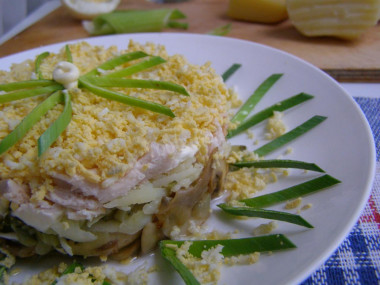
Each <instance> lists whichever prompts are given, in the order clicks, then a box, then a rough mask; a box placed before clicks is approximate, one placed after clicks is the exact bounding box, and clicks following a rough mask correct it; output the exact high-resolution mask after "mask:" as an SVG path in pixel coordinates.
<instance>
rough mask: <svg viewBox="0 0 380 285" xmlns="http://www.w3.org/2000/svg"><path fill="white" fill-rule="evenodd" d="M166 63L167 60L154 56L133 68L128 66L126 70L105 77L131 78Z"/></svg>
mask: <svg viewBox="0 0 380 285" xmlns="http://www.w3.org/2000/svg"><path fill="white" fill-rule="evenodd" d="M164 62H166V60H165V59H163V58H162V57H160V56H153V57H151V58H149V59H147V60H144V61H141V62H138V63H136V64H134V65H131V66H128V67H126V68H124V69H121V70H117V71H114V72H112V73H108V74H106V75H104V77H126V76H130V75H132V74H135V73H137V72H140V71H143V70H145V69H148V68H150V67H153V66H156V65H159V64H161V63H164Z"/></svg>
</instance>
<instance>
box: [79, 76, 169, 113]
mask: <svg viewBox="0 0 380 285" xmlns="http://www.w3.org/2000/svg"><path fill="white" fill-rule="evenodd" d="M79 81H80V84H81V85H82V86H83V87H84V88H86V89H88V90H89V91H91V92H92V93H94V94H96V95H98V96H100V97H103V98H106V99H109V100H114V101H117V102H120V103H124V104H127V105H130V106H134V107H139V108H143V109H146V110H150V111H152V112H156V113H160V114H163V115H167V116H169V117H175V115H174V113H173V112H172V110H170V108H168V107H166V106H164V105H161V104H158V103H154V102H149V101H146V100H142V99H139V98H135V97H131V96H128V95H125V94H123V93H119V92H116V91H112V90H108V89H105V88H101V87H98V86H95V85H93V84H91V83H90V82H88V81H87V80H86V79H85V78H82V79H80V80H79Z"/></svg>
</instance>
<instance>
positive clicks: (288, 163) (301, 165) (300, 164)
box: [230, 159, 325, 172]
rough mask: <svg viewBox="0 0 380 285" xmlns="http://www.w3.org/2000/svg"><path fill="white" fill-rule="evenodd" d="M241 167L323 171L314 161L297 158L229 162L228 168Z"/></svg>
mask: <svg viewBox="0 0 380 285" xmlns="http://www.w3.org/2000/svg"><path fill="white" fill-rule="evenodd" d="M243 167H255V168H296V169H304V170H311V171H316V172H325V171H324V170H323V169H322V168H320V167H319V166H318V165H316V164H315V163H309V162H304V161H299V160H290V159H268V160H253V161H239V162H235V163H231V164H230V170H232V171H234V170H236V169H239V168H243Z"/></svg>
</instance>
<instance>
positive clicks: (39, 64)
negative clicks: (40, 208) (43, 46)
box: [34, 51, 50, 79]
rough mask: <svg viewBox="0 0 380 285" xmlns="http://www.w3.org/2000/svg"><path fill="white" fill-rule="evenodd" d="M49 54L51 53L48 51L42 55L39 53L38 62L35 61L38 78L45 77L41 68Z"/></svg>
mask: <svg viewBox="0 0 380 285" xmlns="http://www.w3.org/2000/svg"><path fill="white" fill-rule="evenodd" d="M49 54H50V53H49V52H47V51H46V52H43V53H41V54H40V55H38V56H37V58H36V62H35V63H34V72H35V73H36V76H37V78H38V79H43V77H42V73H41V70H40V66H41V63H42V61H43V60H44V58H46V57H48V56H49Z"/></svg>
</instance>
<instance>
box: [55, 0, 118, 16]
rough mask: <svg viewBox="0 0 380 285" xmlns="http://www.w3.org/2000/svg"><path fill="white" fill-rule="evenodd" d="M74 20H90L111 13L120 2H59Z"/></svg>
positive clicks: (67, 0) (106, 0) (72, 0)
mask: <svg viewBox="0 0 380 285" xmlns="http://www.w3.org/2000/svg"><path fill="white" fill-rule="evenodd" d="M61 2H62V5H63V6H64V7H66V8H67V10H68V11H69V12H70V14H71V15H73V16H74V17H75V18H78V19H83V20H90V19H93V18H95V17H96V16H98V15H100V14H104V13H109V12H112V11H113V10H115V9H116V7H117V6H118V5H119V3H120V0H61Z"/></svg>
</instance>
